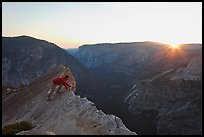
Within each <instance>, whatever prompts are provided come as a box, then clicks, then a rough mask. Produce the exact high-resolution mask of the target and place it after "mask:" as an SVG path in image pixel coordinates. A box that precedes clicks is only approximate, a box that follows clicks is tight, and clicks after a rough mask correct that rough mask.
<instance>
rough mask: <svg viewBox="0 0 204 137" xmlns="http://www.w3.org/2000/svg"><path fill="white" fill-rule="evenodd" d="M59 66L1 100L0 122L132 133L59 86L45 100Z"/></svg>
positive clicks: (72, 131) (63, 131) (62, 130)
mask: <svg viewBox="0 0 204 137" xmlns="http://www.w3.org/2000/svg"><path fill="white" fill-rule="evenodd" d="M63 71H64V68H63V67H58V68H55V69H54V70H50V71H49V72H47V73H46V74H44V75H42V76H41V77H39V78H38V79H36V80H35V81H34V82H32V83H31V84H30V85H28V86H26V87H25V88H23V89H22V90H21V91H19V92H18V94H16V95H14V96H13V97H11V98H8V99H5V100H3V102H2V103H3V104H2V109H3V110H2V114H3V116H2V125H6V124H10V123H14V122H17V121H22V120H26V121H31V122H32V123H33V124H34V125H35V127H34V129H33V130H39V131H50V132H53V133H55V134H56V135H94V134H95V135H136V133H135V132H131V131H130V130H128V129H127V128H126V126H125V125H124V124H123V122H122V121H121V119H120V118H118V117H116V116H114V115H106V114H105V113H103V112H102V111H101V110H98V109H97V108H96V106H95V105H94V103H93V102H91V101H89V100H87V99H86V98H81V97H80V96H77V95H75V94H74V93H73V92H72V91H70V92H67V91H66V90H65V89H62V94H60V95H56V94H54V95H53V100H52V101H50V102H49V101H47V100H46V94H47V92H48V91H49V89H50V87H51V79H52V78H54V77H56V76H58V75H60V74H62V73H63Z"/></svg>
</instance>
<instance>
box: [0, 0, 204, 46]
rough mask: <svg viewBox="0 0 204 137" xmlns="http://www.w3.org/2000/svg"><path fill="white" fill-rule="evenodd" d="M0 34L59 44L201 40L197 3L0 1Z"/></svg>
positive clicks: (200, 16)
mask: <svg viewBox="0 0 204 137" xmlns="http://www.w3.org/2000/svg"><path fill="white" fill-rule="evenodd" d="M2 35H5V36H19V35H28V36H32V37H36V38H40V39H45V40H47V41H52V42H53V43H55V44H56V45H58V46H59V47H63V48H74V47H79V46H81V45H84V44H95V43H119V42H123V41H125V42H132V41H147V40H148V41H157V42H163V43H168V44H171V45H175V44H180V43H201V42H202V2H54V3H53V2H2Z"/></svg>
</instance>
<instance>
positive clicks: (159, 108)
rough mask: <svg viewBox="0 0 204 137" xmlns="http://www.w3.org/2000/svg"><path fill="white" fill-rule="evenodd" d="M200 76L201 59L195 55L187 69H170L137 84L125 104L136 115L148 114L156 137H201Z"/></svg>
mask: <svg viewBox="0 0 204 137" xmlns="http://www.w3.org/2000/svg"><path fill="white" fill-rule="evenodd" d="M178 72H179V73H178ZM201 77H202V56H196V57H194V58H193V59H192V60H191V61H190V62H189V64H188V65H187V67H186V68H178V69H177V70H173V69H172V70H169V71H166V72H163V73H161V74H159V75H156V76H154V77H152V78H149V79H146V80H142V81H140V82H138V83H137V84H136V85H134V86H133V87H132V89H131V90H130V94H129V95H128V96H126V98H125V99H124V102H125V103H127V104H128V111H129V112H130V113H132V114H133V115H135V116H140V115H142V114H145V112H146V114H147V113H149V114H147V115H148V116H149V117H150V120H149V122H150V121H151V122H150V123H152V124H154V126H155V127H156V131H157V134H160V135H167V134H170V135H200V134H202V79H201ZM138 123H140V121H138ZM178 129H179V130H178Z"/></svg>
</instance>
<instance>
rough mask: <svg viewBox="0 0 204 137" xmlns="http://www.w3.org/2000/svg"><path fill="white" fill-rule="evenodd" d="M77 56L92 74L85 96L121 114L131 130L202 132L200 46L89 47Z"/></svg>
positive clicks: (102, 106) (133, 45)
mask: <svg viewBox="0 0 204 137" xmlns="http://www.w3.org/2000/svg"><path fill="white" fill-rule="evenodd" d="M75 58H77V59H78V60H79V61H80V62H81V63H82V64H83V65H84V66H85V67H86V68H87V69H88V71H87V72H88V74H89V75H88V76H89V77H88V78H87V79H86V81H85V82H86V84H85V85H86V90H85V91H84V92H83V93H80V95H84V96H86V97H87V98H88V99H90V100H93V101H94V102H95V104H96V106H98V107H99V108H101V109H102V110H104V111H105V112H106V113H113V114H115V115H117V116H119V117H120V118H121V119H122V121H123V122H124V123H125V124H126V125H127V127H128V128H129V129H131V130H133V131H137V133H138V134H141V135H143V134H151V135H155V134H179V135H182V134H202V124H201V122H200V121H201V119H202V111H201V110H202V109H201V107H200V106H201V103H202V97H201V95H202V94H201V93H202V45H201V44H184V45H181V47H180V48H179V49H173V48H170V47H168V46H167V45H162V44H158V43H152V42H141V43H140V42H139V43H137V42H136V43H117V44H108V43H107V44H96V45H84V46H81V47H80V48H79V50H78V51H77V54H76V55H75ZM92 83H94V84H92ZM104 87H105V88H104ZM117 106H120V108H117ZM170 112H172V113H170ZM168 114H169V115H168ZM170 114H172V115H170ZM124 115H126V116H124ZM182 115H185V116H184V117H182ZM193 115H195V117H193ZM178 129H181V130H178Z"/></svg>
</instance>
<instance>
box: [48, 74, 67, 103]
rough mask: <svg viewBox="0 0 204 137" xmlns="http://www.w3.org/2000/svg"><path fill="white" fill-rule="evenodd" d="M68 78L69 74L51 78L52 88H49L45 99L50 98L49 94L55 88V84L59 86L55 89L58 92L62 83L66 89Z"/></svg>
mask: <svg viewBox="0 0 204 137" xmlns="http://www.w3.org/2000/svg"><path fill="white" fill-rule="evenodd" d="M68 79H69V76H68V75H67V76H60V77H57V78H55V79H53V80H52V88H51V90H50V91H49V92H48V98H47V100H51V96H52V94H53V92H54V90H55V88H56V87H57V86H59V88H58V89H57V91H56V93H58V94H60V93H61V92H60V90H61V88H62V86H63V85H64V86H65V88H66V89H67V90H68V89H69V87H70V86H69V84H68Z"/></svg>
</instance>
